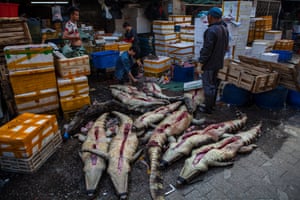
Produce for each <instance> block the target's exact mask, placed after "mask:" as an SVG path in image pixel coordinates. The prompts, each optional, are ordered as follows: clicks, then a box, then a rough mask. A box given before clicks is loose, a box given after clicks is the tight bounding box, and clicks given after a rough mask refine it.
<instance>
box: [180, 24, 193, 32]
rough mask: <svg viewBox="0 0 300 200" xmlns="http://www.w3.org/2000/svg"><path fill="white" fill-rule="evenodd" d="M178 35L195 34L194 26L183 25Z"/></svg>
mask: <svg viewBox="0 0 300 200" xmlns="http://www.w3.org/2000/svg"><path fill="white" fill-rule="evenodd" d="M180 33H190V34H194V33H195V26H194V25H183V26H181V27H180Z"/></svg>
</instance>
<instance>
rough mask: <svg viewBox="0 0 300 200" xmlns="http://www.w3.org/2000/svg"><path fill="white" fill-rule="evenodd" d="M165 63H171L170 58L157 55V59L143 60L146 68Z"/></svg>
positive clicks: (160, 66) (165, 64)
mask: <svg viewBox="0 0 300 200" xmlns="http://www.w3.org/2000/svg"><path fill="white" fill-rule="evenodd" d="M167 65H171V58H170V57H167V56H158V59H157V60H150V59H145V60H144V67H148V68H162V67H164V66H167Z"/></svg>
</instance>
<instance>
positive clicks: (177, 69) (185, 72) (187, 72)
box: [172, 65, 194, 82]
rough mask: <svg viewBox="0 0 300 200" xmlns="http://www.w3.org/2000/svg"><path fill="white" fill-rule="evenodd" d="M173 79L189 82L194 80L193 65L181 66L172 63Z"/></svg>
mask: <svg viewBox="0 0 300 200" xmlns="http://www.w3.org/2000/svg"><path fill="white" fill-rule="evenodd" d="M172 80H173V81H177V82H189V81H193V80H194V67H193V66H192V67H182V66H179V65H174V70H173V79H172Z"/></svg>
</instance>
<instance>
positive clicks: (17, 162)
mask: <svg viewBox="0 0 300 200" xmlns="http://www.w3.org/2000/svg"><path fill="white" fill-rule="evenodd" d="M61 143H62V137H61V134H60V132H59V131H58V132H57V133H56V134H54V137H53V138H52V139H51V140H50V141H49V143H47V144H46V145H45V146H44V147H43V148H42V149H41V150H39V151H38V152H36V153H35V154H33V155H32V156H31V157H30V158H11V157H4V156H3V157H0V168H1V170H5V171H10V172H17V173H33V172H35V171H37V170H38V169H39V168H40V167H41V166H42V165H43V164H44V163H45V162H46V161H47V160H48V158H49V157H50V156H51V155H52V154H53V153H55V151H56V150H57V148H58V147H59V146H60V144H61Z"/></svg>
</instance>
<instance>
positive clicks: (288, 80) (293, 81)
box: [239, 55, 300, 91]
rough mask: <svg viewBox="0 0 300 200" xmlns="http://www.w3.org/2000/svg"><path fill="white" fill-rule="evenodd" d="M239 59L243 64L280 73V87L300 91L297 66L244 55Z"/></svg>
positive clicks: (299, 73)
mask: <svg viewBox="0 0 300 200" xmlns="http://www.w3.org/2000/svg"><path fill="white" fill-rule="evenodd" d="M239 59H240V61H241V62H243V63H248V64H251V65H254V66H256V67H259V68H263V69H268V70H271V71H276V72H278V73H279V75H280V79H279V84H280V85H282V86H284V87H286V88H288V89H291V90H297V91H300V81H299V80H298V79H300V78H299V76H300V71H299V69H298V70H297V66H295V65H293V64H283V63H274V62H269V61H264V60H260V59H256V58H252V57H248V56H242V55H240V56H239ZM298 66H299V64H298ZM299 68H300V67H299Z"/></svg>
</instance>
